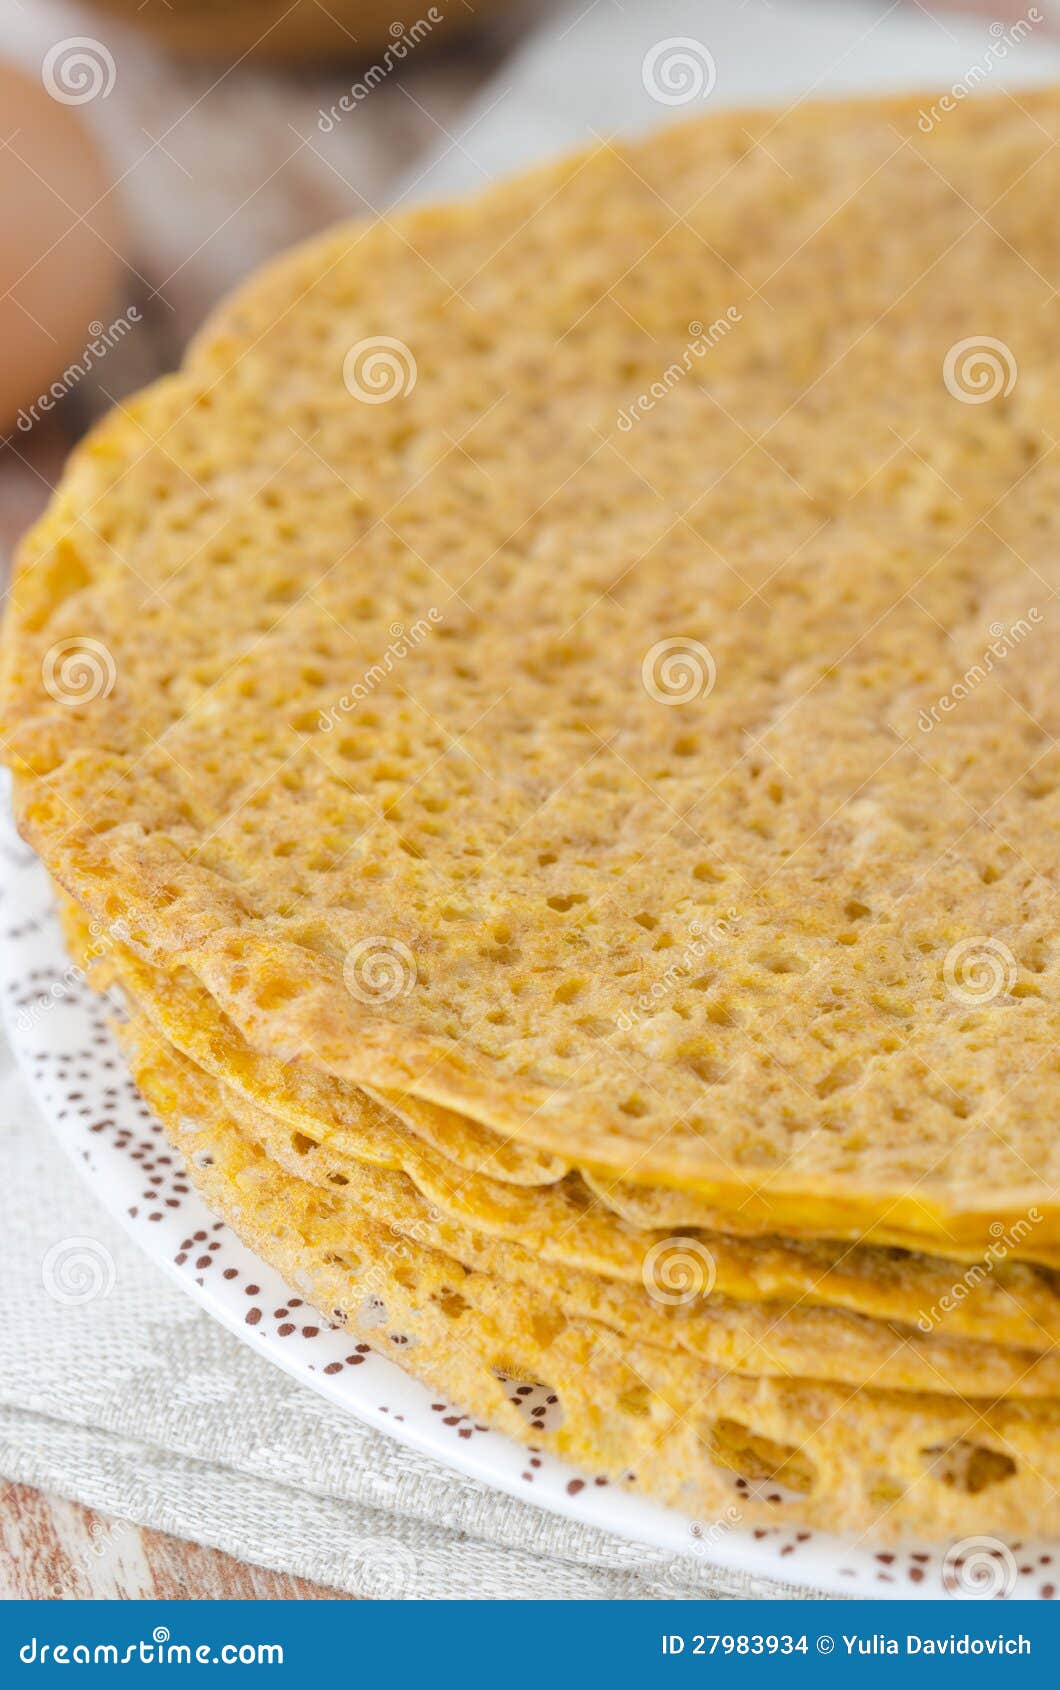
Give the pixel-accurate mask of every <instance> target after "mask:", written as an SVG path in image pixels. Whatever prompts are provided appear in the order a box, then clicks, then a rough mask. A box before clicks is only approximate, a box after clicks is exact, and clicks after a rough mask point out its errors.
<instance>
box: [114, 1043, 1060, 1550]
mask: <svg viewBox="0 0 1060 1690" xmlns="http://www.w3.org/2000/svg"><path fill="white" fill-rule="evenodd" d="M157 1056H158V1051H157V1050H156V1051H154V1052H153V1053H152V1060H150V1061H145V1062H143V1063H142V1064H140V1063H139V1062H138V1063H137V1066H138V1070H139V1080H140V1084H141V1085H142V1086H143V1087H144V1090H145V1093H146V1095H147V1096H148V1097H149V1099H150V1100H151V1102H152V1105H153V1107H154V1108H155V1110H156V1112H157V1113H158V1114H159V1115H160V1117H161V1119H162V1120H163V1121H164V1122H165V1123H166V1127H167V1131H168V1132H169V1133H170V1136H171V1137H172V1139H173V1142H174V1144H175V1145H176V1147H177V1148H178V1149H179V1150H180V1151H181V1152H182V1154H183V1155H184V1156H185V1157H186V1159H187V1161H188V1166H189V1170H190V1172H191V1175H192V1178H193V1179H194V1180H195V1182H196V1184H197V1185H198V1186H199V1187H200V1189H201V1190H202V1192H203V1194H204V1196H205V1197H206V1198H207V1200H208V1201H209V1202H211V1203H212V1204H213V1205H214V1207H215V1208H217V1209H218V1210H219V1212H220V1213H222V1214H223V1215H224V1217H225V1219H226V1220H227V1221H228V1222H229V1223H230V1224H231V1225H233V1226H234V1227H235V1229H236V1230H237V1232H239V1233H240V1235H241V1236H242V1237H243V1238H244V1239H245V1240H246V1241H247V1242H248V1243H249V1244H250V1245H251V1247H252V1248H253V1249H254V1250H255V1251H256V1252H257V1253H258V1254H259V1255H261V1256H262V1257H263V1258H264V1259H265V1260H267V1261H270V1262H272V1263H273V1264H274V1265H275V1266H276V1267H277V1268H278V1269H279V1270H280V1271H281V1272H282V1273H283V1275H284V1277H285V1278H286V1279H287V1280H288V1282H289V1283H290V1284H291V1285H293V1286H296V1287H297V1288H298V1290H299V1291H300V1292H301V1294H302V1295H303V1296H306V1297H308V1298H309V1299H310V1300H311V1301H313V1302H314V1303H315V1304H316V1305H317V1306H318V1307H320V1308H321V1309H324V1310H327V1311H328V1312H329V1313H330V1315H331V1317H332V1319H333V1320H336V1321H338V1322H339V1323H341V1324H348V1325H349V1326H350V1327H351V1331H352V1333H353V1334H354V1335H355V1336H356V1337H357V1338H358V1339H359V1340H361V1341H362V1342H363V1343H364V1344H367V1345H370V1346H371V1347H373V1348H375V1349H378V1350H380V1351H381V1352H382V1353H383V1354H385V1355H389V1356H391V1357H393V1356H395V1355H398V1356H400V1359H401V1364H402V1366H403V1367H405V1368H406V1369H407V1370H408V1371H410V1372H411V1373H413V1374H414V1375H415V1376H416V1377H417V1378H420V1379H421V1380H423V1381H424V1382H426V1383H428V1384H429V1385H430V1386H431V1387H432V1388H433V1389H436V1390H440V1391H444V1392H445V1393H446V1394H447V1395H449V1396H450V1397H451V1398H452V1400H453V1401H455V1402H458V1403H460V1404H462V1405H463V1406H464V1407H465V1408H466V1409H468V1410H470V1411H471V1413H472V1414H474V1415H476V1416H479V1417H481V1418H482V1419H483V1420H484V1421H486V1422H487V1423H489V1424H491V1425H494V1426H497V1427H500V1428H502V1429H503V1430H505V1431H507V1432H508V1433H509V1434H510V1435H512V1436H514V1437H516V1438H519V1439H521V1440H522V1441H524V1442H529V1443H531V1444H532V1445H534V1446H535V1447H538V1448H540V1447H545V1448H549V1449H552V1450H554V1451H555V1452H556V1453H558V1454H560V1455H564V1456H566V1457H568V1458H569V1459H571V1460H574V1461H576V1462H577V1463H578V1464H579V1465H580V1466H581V1467H582V1468H583V1469H584V1470H587V1471H588V1472H590V1473H594V1472H595V1473H599V1474H607V1475H608V1476H609V1477H611V1478H613V1479H615V1480H618V1481H619V1482H622V1483H634V1484H636V1485H637V1486H638V1487H640V1488H643V1489H645V1490H647V1491H648V1492H649V1494H652V1495H655V1496H658V1497H661V1498H662V1499H663V1500H665V1501H667V1502H670V1503H673V1504H674V1505H675V1506H679V1507H682V1508H684V1509H685V1510H686V1511H688V1512H689V1513H692V1514H695V1515H696V1516H697V1517H699V1518H708V1519H709V1518H718V1519H722V1518H726V1519H730V1520H731V1519H732V1518H733V1517H734V1515H733V1509H734V1505H735V1515H736V1517H737V1518H738V1519H739V1521H740V1523H741V1524H747V1525H754V1524H757V1523H763V1524H774V1525H775V1524H777V1523H780V1522H782V1521H783V1520H785V1519H789V1520H798V1521H802V1522H805V1523H809V1524H813V1525H823V1526H827V1527H828V1528H830V1529H847V1530H853V1529H857V1530H861V1529H866V1528H868V1529H870V1530H871V1531H872V1532H873V1533H874V1535H875V1536H876V1537H878V1538H880V1539H884V1538H892V1537H897V1536H900V1535H909V1534H910V1533H913V1534H920V1535H923V1536H929V1537H939V1536H943V1535H946V1536H949V1537H951V1538H955V1537H958V1536H961V1535H962V1534H963V1535H967V1534H968V1533H969V1532H970V1531H973V1530H974V1531H976V1532H979V1533H982V1532H992V1531H1006V1532H1010V1531H1012V1530H1013V1529H1017V1528H1018V1529H1019V1530H1020V1531H1021V1532H1023V1531H1033V1532H1044V1533H1048V1532H1055V1531H1056V1530H1057V1528H1058V1527H1060V1505H1058V1503H1057V1495H1058V1487H1057V1484H1056V1479H1055V1475H1054V1473H1053V1466H1054V1463H1055V1451H1056V1448H1057V1432H1058V1431H1060V1405H1057V1404H1056V1403H1051V1402H1042V1403H1036V1404H1033V1405H1032V1404H1030V1403H1021V1404H1014V1403H1005V1404H989V1403H987V1402H984V1401H983V1400H981V1399H979V1400H977V1399H968V1400H967V1401H957V1400H955V1399H953V1398H946V1397H943V1396H939V1395H936V1394H924V1393H902V1392H885V1391H874V1390H860V1391H854V1392H851V1391H849V1390H848V1389H846V1388H844V1387H836V1386H834V1385H824V1384H815V1383H811V1382H808V1381H805V1380H791V1381H788V1380H785V1381H780V1380H776V1379H763V1378H753V1377H752V1378H748V1377H743V1376H741V1375H738V1374H736V1373H733V1372H729V1371H726V1370H724V1369H719V1368H717V1367H711V1366H709V1365H706V1364H704V1363H702V1362H700V1361H698V1360H696V1359H695V1358H694V1357H692V1356H689V1355H678V1354H673V1353H669V1352H667V1351H665V1350H663V1349H661V1348H658V1347H655V1346H653V1345H651V1344H649V1343H644V1342H637V1341H633V1342H631V1341H630V1340H629V1339H628V1338H627V1337H625V1336H623V1335H621V1334H618V1333H616V1332H614V1331H613V1330H611V1328H609V1327H608V1326H606V1325H604V1324H603V1323H601V1322H600V1321H598V1320H593V1319H583V1318H571V1317H569V1316H568V1315H566V1314H564V1312H563V1311H562V1310H561V1309H559V1308H557V1307H556V1306H555V1305H554V1304H551V1303H550V1302H549V1301H548V1298H547V1296H543V1295H541V1294H540V1293H537V1292H535V1291H532V1290H531V1289H530V1288H529V1287H524V1286H519V1285H513V1284H511V1283H509V1282H503V1283H502V1282H499V1281H497V1280H496V1279H494V1278H493V1277H491V1276H490V1275H489V1274H487V1273H483V1272H481V1271H477V1270H474V1269H472V1270H470V1271H469V1270H468V1269H467V1268H465V1267H464V1266H463V1265H462V1264H461V1263H460V1262H458V1261H457V1260H455V1259H453V1258H452V1257H449V1256H447V1255H445V1254H443V1253H442V1252H440V1251H438V1250H436V1249H433V1248H430V1247H429V1246H425V1245H423V1244H422V1243H420V1242H418V1241H416V1240H415V1239H414V1238H413V1237H412V1236H411V1235H410V1234H408V1233H406V1234H402V1235H401V1236H400V1238H398V1237H396V1235H395V1230H394V1229H393V1227H392V1226H390V1225H388V1224H381V1223H380V1222H379V1221H378V1220H377V1219H376V1218H374V1217H373V1216H372V1215H371V1214H369V1213H368V1212H367V1211H361V1210H358V1212H357V1219H356V1225H355V1227H353V1228H352V1229H351V1227H350V1225H349V1220H348V1216H347V1215H346V1213H345V1208H346V1199H345V1198H344V1197H343V1196H342V1195H341V1194H337V1193H324V1192H321V1191H320V1190H318V1189H315V1188H314V1187H312V1186H309V1185H307V1184H306V1183H304V1182H302V1181H299V1180H295V1179H291V1178H288V1177H287V1176H285V1175H283V1174H282V1173H281V1172H279V1171H278V1170H277V1169H276V1168H275V1166H274V1165H273V1164H271V1163H270V1162H269V1161H268V1160H267V1158H266V1157H265V1156H264V1154H263V1153H262V1152H261V1150H260V1149H259V1148H258V1147H256V1146H255V1145H254V1144H253V1143H251V1142H250V1141H248V1140H247V1139H245V1138H244V1137H243V1136H242V1135H241V1134H240V1133H239V1132H238V1131H237V1130H236V1129H235V1128H234V1127H233V1126H231V1124H230V1123H228V1122H226V1121H225V1120H224V1118H223V1114H220V1113H219V1114H217V1115H214V1116H213V1117H212V1118H209V1119H205V1118H204V1117H206V1116H209V1114H210V1112H209V1110H206V1109H202V1108H201V1100H200V1099H198V1098H197V1099H196V1103H197V1104H198V1105H200V1107H199V1108H197V1110H196V1114H195V1116H194V1117H190V1116H189V1115H188V1114H187V1112H186V1109H185V1107H184V1102H183V1093H182V1090H181V1087H182V1086H183V1083H184V1080H185V1078H186V1075H185V1073H184V1071H183V1069H182V1068H181V1070H180V1079H179V1082H178V1084H177V1089H176V1090H171V1089H170V1088H169V1086H168V1085H167V1083H166V1080H165V1078H164V1075H163V1074H162V1073H161V1072H160V1069H159V1066H158V1063H157V1061H156V1060H155V1058H157ZM134 1060H135V1058H134ZM354 1207H355V1209H356V1208H357V1206H356V1205H354ZM530 1382H538V1383H541V1384H543V1385H546V1386H547V1387H548V1395H549V1396H550V1397H553V1398H557V1399H558V1410H557V1412H556V1413H554V1414H552V1415H550V1416H549V1419H548V1421H542V1420H540V1419H538V1418H533V1419H530V1420H528V1419H527V1418H526V1416H525V1415H524V1414H523V1413H521V1412H520V1410H519V1408H518V1407H517V1406H516V1404H517V1403H518V1401H519V1390H518V1387H519V1385H520V1384H524V1383H530ZM513 1387H514V1388H513ZM755 1481H765V1483H763V1484H756V1483H755Z"/></svg>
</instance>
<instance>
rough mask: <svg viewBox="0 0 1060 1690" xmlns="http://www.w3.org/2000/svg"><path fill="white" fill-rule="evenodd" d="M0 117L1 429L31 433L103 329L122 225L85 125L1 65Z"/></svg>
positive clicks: (118, 266) (118, 265)
mask: <svg viewBox="0 0 1060 1690" xmlns="http://www.w3.org/2000/svg"><path fill="white" fill-rule="evenodd" d="M0 113H2V137H0V138H2V140H3V142H4V144H3V145H0V229H2V230H3V239H2V240H0V346H2V347H3V358H2V359H0V431H2V432H4V433H7V432H8V431H9V430H11V429H12V428H17V429H18V430H19V431H20V432H27V431H28V429H29V427H30V426H31V425H32V423H33V422H35V421H39V420H40V419H41V418H42V417H43V416H45V415H47V414H48V413H49V412H50V411H52V410H53V409H54V407H55V405H56V404H57V403H58V402H59V400H60V399H61V398H62V397H63V395H64V394H65V392H66V391H68V390H69V388H70V386H72V385H73V384H74V383H75V382H76V380H77V379H79V378H78V375H77V371H76V370H75V368H74V366H75V365H76V366H77V368H78V369H80V368H81V367H82V365H83V364H84V362H85V354H86V349H87V348H88V346H89V344H90V343H91V342H93V341H96V340H98V337H99V336H100V335H103V334H105V333H106V332H107V322H106V320H107V319H108V316H109V315H110V314H111V313H112V307H113V306H114V304H115V301H116V298H117V293H118V281H119V277H120V276H121V274H122V270H123V264H122V259H121V256H120V253H119V247H120V245H121V241H122V220H121V216H120V212H119V209H118V205H117V195H116V193H115V192H114V191H113V181H112V176H111V172H110V171H109V169H108V167H107V164H106V162H105V160H104V158H103V155H102V153H101V152H100V150H99V148H98V147H97V146H96V144H95V142H94V140H93V138H92V135H91V134H90V133H89V130H88V129H87V127H86V124H85V122H84V120H83V119H82V118H81V117H80V116H79V115H78V113H77V112H76V111H74V110H72V109H71V107H70V106H69V105H66V104H63V103H62V101H61V100H58V99H55V98H53V97H52V95H51V94H49V93H48V92H47V91H46V89H45V87H44V86H43V84H42V82H41V80H40V79H33V78H31V77H30V76H28V75H27V74H26V73H25V72H23V71H22V70H18V69H16V68H15V66H14V65H12V64H9V63H7V62H6V61H3V60H0ZM55 390H58V391H55Z"/></svg>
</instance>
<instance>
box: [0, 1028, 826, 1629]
mask: <svg viewBox="0 0 1060 1690" xmlns="http://www.w3.org/2000/svg"><path fill="white" fill-rule="evenodd" d="M74 1239H83V1240H90V1241H91V1242H92V1244H93V1246H94V1247H95V1248H96V1250H97V1251H98V1250H100V1249H102V1250H103V1251H105V1252H106V1253H107V1256H108V1257H109V1259H110V1261H112V1262H113V1264H114V1271H113V1275H111V1274H110V1273H109V1272H108V1275H107V1283H108V1286H109V1288H107V1289H105V1292H104V1294H100V1295H96V1296H93V1297H91V1298H89V1299H88V1300H85V1301H71V1300H62V1301H57V1300H56V1297H55V1295H54V1292H53V1291H50V1290H49V1288H48V1287H49V1284H50V1283H53V1282H54V1276H53V1275H49V1274H48V1273H47V1272H46V1271H45V1263H46V1262H47V1259H48V1256H49V1252H53V1251H56V1250H57V1249H59V1248H60V1247H62V1246H67V1245H69V1242H70V1241H71V1240H74ZM0 1282H2V1283H3V1285H4V1319H3V1321H0V1476H2V1478H4V1479H7V1480H19V1481H22V1482H24V1483H28V1484H32V1485H36V1486H38V1487H39V1488H41V1489H42V1490H45V1491H50V1492H53V1493H56V1494H59V1495H61V1496H64V1497H70V1498H73V1499H75V1500H76V1501H79V1502H83V1503H85V1504H87V1505H88V1506H90V1507H93V1508H97V1509H100V1510H101V1511H103V1512H105V1513H107V1514H109V1515H112V1516H116V1517H117V1518H119V1519H122V1520H127V1521H130V1522H132V1523H133V1524H135V1525H143V1526H152V1527H156V1528H157V1529H159V1530H161V1531H167V1532H172V1533H174V1534H175V1535H176V1536H178V1537H184V1538H189V1539H191V1540H193V1541H195V1542H198V1543H204V1544H208V1545H210V1546H211V1547H213V1548H217V1549H223V1550H226V1551H227V1552H228V1553H229V1554H230V1555H234V1556H236V1557H238V1558H239V1559H241V1560H245V1561H251V1562H254V1563H255V1564H257V1565H259V1566H263V1567H270V1568H273V1569H275V1570H280V1571H284V1572H289V1573H294V1574H297V1575H299V1576H301V1577H303V1578H308V1579H312V1580H314V1581H316V1582H317V1583H319V1584H323V1585H329V1586H334V1587H335V1588H337V1589H340V1590H347V1591H350V1592H352V1593H354V1594H357V1595H368V1596H380V1597H401V1598H427V1597H457V1598H471V1597H480V1596H481V1597H491V1598H503V1597H527V1598H535V1597H567V1598H576V1599H577V1598H580V1599H586V1598H635V1599H643V1598H648V1599H650V1598H660V1597H694V1596H698V1597H701V1598H702V1597H704V1596H748V1595H804V1594H806V1593H805V1592H800V1591H795V1590H793V1589H790V1588H789V1587H787V1586H785V1585H780V1584H773V1583H766V1582H764V1581H755V1580H750V1579H746V1578H743V1577H741V1576H739V1575H733V1574H730V1573H727V1572H724V1571H722V1570H720V1569H717V1568H715V1567H713V1566H711V1564H710V1563H709V1562H708V1561H707V1560H705V1559H704V1560H700V1559H698V1558H694V1557H692V1558H685V1557H681V1558H675V1557H674V1556H672V1555H670V1554H668V1553H667V1552H665V1551H659V1550H653V1549H647V1548H640V1547H638V1546H637V1545H636V1544H628V1543H625V1542H623V1541H622V1540H621V1539H619V1538H617V1537H613V1536H611V1535H609V1534H605V1533H602V1532H599V1531H595V1530H590V1529H588V1528H586V1527H583V1526H579V1525H577V1524H575V1523H574V1522H572V1521H569V1520H564V1519H559V1518H557V1517H556V1516H554V1515H550V1514H546V1513H544V1512H543V1511H542V1510H540V1509H538V1508H535V1507H533V1506H531V1505H530V1504H528V1503H524V1502H518V1501H515V1500H514V1499H512V1498H510V1497H506V1496H502V1495H499V1494H498V1493H496V1492H494V1491H491V1490H490V1489H489V1488H488V1487H487V1486H485V1485H482V1484H480V1483H478V1482H477V1481H475V1480H473V1479H469V1478H465V1477H464V1476H463V1475H461V1474H459V1473H455V1472H452V1471H451V1470H450V1469H448V1468H446V1467H443V1466H441V1465H440V1464H439V1463H437V1462H435V1461H433V1460H430V1459H429V1458H427V1457H426V1456H423V1455H420V1454H418V1453H417V1452H416V1451H414V1450H409V1449H405V1448H403V1447H402V1446H401V1445H399V1444H397V1443H395V1442H394V1441H393V1440H392V1439H390V1438H387V1437H386V1436H384V1435H383V1434H381V1433H379V1432H376V1431H373V1430H371V1429H369V1428H367V1427H365V1426H361V1425H359V1424H358V1422H357V1421H356V1420H354V1419H353V1418H352V1417H350V1416H349V1415H347V1414H345V1413H343V1412H342V1411H341V1410H339V1409H337V1408H335V1407H333V1406H332V1405H331V1404H329V1403H327V1402H325V1401H324V1400H323V1399H322V1398H320V1397H317V1396H316V1395H315V1394H314V1393H313V1392H311V1391H308V1390H306V1389H305V1388H304V1387H303V1386H301V1385H299V1384H297V1383H295V1381H294V1380H292V1379H289V1378H288V1377H287V1375H286V1374H284V1373H282V1372H281V1371H280V1370H279V1369H278V1368H276V1367H274V1366H273V1365H272V1364H271V1363H269V1362H268V1361H266V1360H265V1359H264V1358H263V1357H261V1356H258V1355H256V1354H254V1353H253V1352H252V1351H251V1350H249V1349H248V1348H247V1347H246V1346H245V1345H243V1344H241V1343H240V1342H239V1340H238V1339H237V1338H234V1337H232V1336H231V1335H230V1334H229V1333H228V1332H226V1331H225V1330H224V1329H223V1328H222V1327H220V1326H219V1325H217V1324H216V1322H214V1321H213V1320H212V1319H211V1318H210V1317H209V1316H208V1315H206V1314H204V1313H203V1312H202V1311H200V1310H199V1309H197V1308H196V1307H195V1305H194V1304H193V1303H192V1302H191V1301H190V1300H189V1298H188V1297H187V1296H186V1295H185V1294H184V1293H183V1292H182V1291H181V1290H180V1289H179V1288H178V1287H177V1286H176V1285H174V1284H172V1283H171V1282H170V1280H169V1279H168V1278H167V1277H166V1276H165V1275H164V1274H163V1273H162V1272H161V1271H160V1270H159V1269H158V1268H156V1267H155V1266H154V1265H153V1264H152V1263H151V1262H150V1261H149V1260H148V1259H147V1258H146V1257H145V1256H144V1255H142V1254H141V1252H140V1250H139V1248H138V1247H137V1246H136V1245H135V1244H134V1243H132V1241H131V1240H130V1239H128V1238H127V1237H126V1236H125V1234H124V1233H123V1232H122V1230H121V1229H120V1228H119V1227H118V1226H117V1225H116V1223H115V1222H114V1221H112V1220H111V1218H110V1217H109V1216H108V1215H107V1214H106V1212H105V1211H104V1210H103V1209H102V1208H101V1207H100V1205H99V1204H98V1203H97V1201H96V1200H95V1198H94V1197H93V1195H92V1192H91V1190H90V1189H89V1188H88V1186H87V1185H86V1184H85V1183H84V1182H83V1181H82V1179H81V1178H80V1176H79V1175H78V1173H77V1172H76V1170H75V1169H74V1167H73V1166H72V1165H71V1164H70V1162H69V1161H68V1160H67V1157H66V1155H65V1154H64V1152H63V1151H62V1150H60V1149H59V1147H58V1145H57V1144H55V1143H54V1142H53V1141H52V1139H51V1137H50V1135H49V1132H48V1128H47V1127H46V1125H45V1124H44V1122H43V1120H42V1119H41V1117H40V1114H39V1113H38V1111H37V1109H36V1107H35V1105H34V1104H33V1102H32V1100H31V1098H30V1096H29V1094H28V1092H27V1089H26V1087H25V1085H24V1083H23V1081H22V1078H21V1076H20V1075H19V1073H18V1072H17V1070H16V1068H15V1065H14V1062H13V1060H12V1058H11V1056H10V1054H9V1053H8V1051H7V1048H6V1046H3V1047H2V1048H0Z"/></svg>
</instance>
